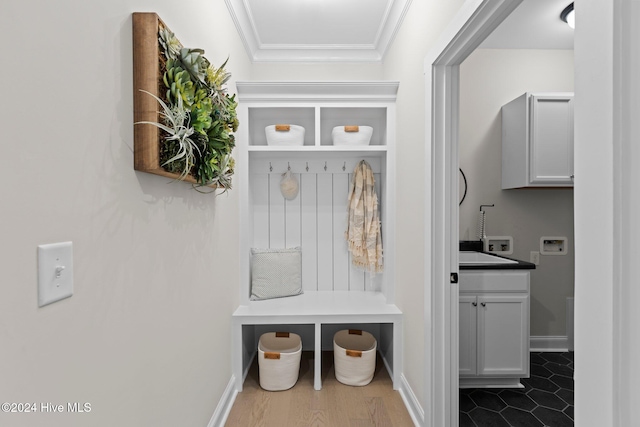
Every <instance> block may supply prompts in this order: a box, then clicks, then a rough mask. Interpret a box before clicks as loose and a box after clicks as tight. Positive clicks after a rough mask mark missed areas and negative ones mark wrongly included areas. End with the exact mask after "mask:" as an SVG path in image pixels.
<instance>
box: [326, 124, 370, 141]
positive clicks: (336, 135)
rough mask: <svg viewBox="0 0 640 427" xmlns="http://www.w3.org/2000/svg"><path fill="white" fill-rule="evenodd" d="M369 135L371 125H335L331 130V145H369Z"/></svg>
mask: <svg viewBox="0 0 640 427" xmlns="http://www.w3.org/2000/svg"><path fill="white" fill-rule="evenodd" d="M355 129H357V130H355ZM371 135H373V128H372V127H371V126H336V127H334V128H333V130H332V131H331V138H332V139H333V145H369V142H370V141H371Z"/></svg>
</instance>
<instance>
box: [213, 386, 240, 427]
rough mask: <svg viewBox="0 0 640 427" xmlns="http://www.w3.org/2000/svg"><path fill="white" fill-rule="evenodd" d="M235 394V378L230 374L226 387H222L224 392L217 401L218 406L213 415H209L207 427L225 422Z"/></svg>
mask: <svg viewBox="0 0 640 427" xmlns="http://www.w3.org/2000/svg"><path fill="white" fill-rule="evenodd" d="M237 395H238V392H237V391H236V378H235V376H233V375H231V379H230V380H229V384H227V388H225V389H224V392H223V393H222V396H221V397H220V400H219V401H218V406H217V407H216V410H215V411H214V412H213V415H212V416H211V419H210V420H209V424H207V427H223V426H224V423H226V422H227V417H228V416H229V412H231V407H233V402H235V400H236V396H237Z"/></svg>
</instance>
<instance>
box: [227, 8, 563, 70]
mask: <svg viewBox="0 0 640 427" xmlns="http://www.w3.org/2000/svg"><path fill="white" fill-rule="evenodd" d="M225 1H226V3H227V7H228V9H229V12H230V14H231V16H232V18H233V20H234V22H235V24H236V28H237V29H238V32H239V34H240V37H241V38H242V41H243V43H244V45H245V48H246V49H247V52H248V54H249V56H250V58H251V59H252V60H253V61H254V62H382V60H383V59H384V55H385V53H386V51H387V49H388V48H389V46H390V45H391V43H392V42H393V38H394V36H395V34H396V32H397V30H398V28H399V27H400V25H401V24H402V19H403V17H404V15H405V14H406V13H407V10H408V9H409V6H410V4H411V0H348V1H345V0H268V1H266V0H225ZM569 2H570V0H523V2H522V4H521V5H520V6H518V8H517V9H516V10H514V11H513V12H512V13H511V15H510V16H508V17H507V18H506V20H505V21H504V22H503V23H502V24H501V25H500V26H499V27H498V28H496V30H495V31H494V32H493V33H492V34H490V35H489V37H488V38H487V39H486V40H485V41H484V42H483V43H482V44H481V45H480V47H481V48H493V49H573V30H572V29H571V28H569V26H567V25H566V24H565V23H564V22H562V21H561V20H560V12H561V11H562V9H564V8H565V7H566V6H567V4H569Z"/></svg>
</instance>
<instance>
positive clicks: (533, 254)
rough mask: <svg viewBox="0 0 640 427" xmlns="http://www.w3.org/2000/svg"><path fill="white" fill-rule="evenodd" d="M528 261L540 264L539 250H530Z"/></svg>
mask: <svg viewBox="0 0 640 427" xmlns="http://www.w3.org/2000/svg"><path fill="white" fill-rule="evenodd" d="M529 262H531V264H535V265H540V252H538V251H531V253H530V254H529Z"/></svg>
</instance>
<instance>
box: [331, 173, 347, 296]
mask: <svg viewBox="0 0 640 427" xmlns="http://www.w3.org/2000/svg"><path fill="white" fill-rule="evenodd" d="M332 177H333V182H332V185H333V201H332V205H333V255H334V257H333V290H334V291H348V290H349V255H348V252H349V251H348V250H347V241H346V240H345V237H344V232H345V230H346V229H347V197H348V196H349V174H347V173H334V174H333V175H332Z"/></svg>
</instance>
